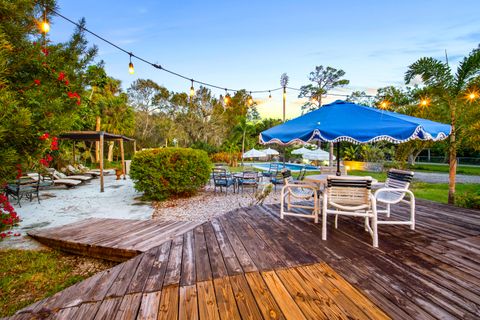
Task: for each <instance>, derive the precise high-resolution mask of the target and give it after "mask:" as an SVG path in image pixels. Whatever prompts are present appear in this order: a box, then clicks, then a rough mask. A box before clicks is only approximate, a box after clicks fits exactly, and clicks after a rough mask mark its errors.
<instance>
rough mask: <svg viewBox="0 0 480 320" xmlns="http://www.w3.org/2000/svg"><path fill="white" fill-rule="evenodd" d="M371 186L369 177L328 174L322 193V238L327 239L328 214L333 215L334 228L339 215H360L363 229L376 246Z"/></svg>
mask: <svg viewBox="0 0 480 320" xmlns="http://www.w3.org/2000/svg"><path fill="white" fill-rule="evenodd" d="M371 187H372V178H371V177H337V176H328V178H327V188H326V190H325V192H324V194H323V210H322V215H323V217H322V240H327V216H328V215H329V214H332V215H335V229H336V228H337V227H338V216H339V215H345V216H351V217H362V218H364V219H365V222H364V223H365V230H366V231H368V232H369V233H370V235H371V236H372V238H373V246H374V247H378V232H377V205H376V200H375V197H374V196H373V195H372V192H371ZM370 219H371V220H372V221H371V226H370Z"/></svg>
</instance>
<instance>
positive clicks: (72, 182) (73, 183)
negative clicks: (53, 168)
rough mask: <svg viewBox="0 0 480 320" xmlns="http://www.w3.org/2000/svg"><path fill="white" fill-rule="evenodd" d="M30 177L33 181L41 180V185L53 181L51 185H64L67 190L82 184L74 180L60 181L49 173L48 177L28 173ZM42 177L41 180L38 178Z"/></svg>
mask: <svg viewBox="0 0 480 320" xmlns="http://www.w3.org/2000/svg"><path fill="white" fill-rule="evenodd" d="M28 176H29V177H30V178H32V179H34V180H35V179H40V183H42V181H43V182H45V184H46V183H47V182H48V181H51V184H50V185H53V186H57V185H64V186H66V187H67V188H71V187H75V186H78V185H79V184H81V183H82V181H80V180H73V179H58V178H55V177H54V176H53V175H52V174H50V173H47V174H46V175H38V174H37V173H28ZM38 176H40V178H38Z"/></svg>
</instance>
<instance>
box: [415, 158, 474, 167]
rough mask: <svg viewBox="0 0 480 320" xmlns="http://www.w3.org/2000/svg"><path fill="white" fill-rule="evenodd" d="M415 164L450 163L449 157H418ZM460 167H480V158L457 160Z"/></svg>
mask: <svg viewBox="0 0 480 320" xmlns="http://www.w3.org/2000/svg"><path fill="white" fill-rule="evenodd" d="M415 162H418V163H439V164H440V163H448V157H434V156H432V157H429V156H418V157H417V158H416V159H415ZM457 164H458V165H460V164H461V165H472V166H480V158H475V157H458V158H457Z"/></svg>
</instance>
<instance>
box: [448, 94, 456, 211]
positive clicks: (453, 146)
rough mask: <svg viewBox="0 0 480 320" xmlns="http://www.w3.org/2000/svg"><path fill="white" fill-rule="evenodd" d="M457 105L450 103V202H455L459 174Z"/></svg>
mask: <svg viewBox="0 0 480 320" xmlns="http://www.w3.org/2000/svg"><path fill="white" fill-rule="evenodd" d="M455 109H456V105H455V103H452V104H451V105H450V117H451V123H450V125H451V126H452V133H451V134H450V147H449V156H450V159H449V160H450V170H449V174H448V178H449V183H448V203H449V204H455V178H456V174H457V142H456V139H455V138H456V137H455V135H456V132H455V122H456V115H455V111H456V110H455Z"/></svg>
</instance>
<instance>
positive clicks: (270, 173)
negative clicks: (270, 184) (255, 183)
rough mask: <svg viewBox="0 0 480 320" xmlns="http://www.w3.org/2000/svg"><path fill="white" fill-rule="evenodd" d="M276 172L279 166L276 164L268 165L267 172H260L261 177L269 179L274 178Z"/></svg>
mask: <svg viewBox="0 0 480 320" xmlns="http://www.w3.org/2000/svg"><path fill="white" fill-rule="evenodd" d="M278 171H279V165H278V163H274V162H272V163H270V165H269V166H268V171H266V172H262V176H264V177H268V178H271V177H272V176H274V175H275V174H276V173H277V172H278Z"/></svg>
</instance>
